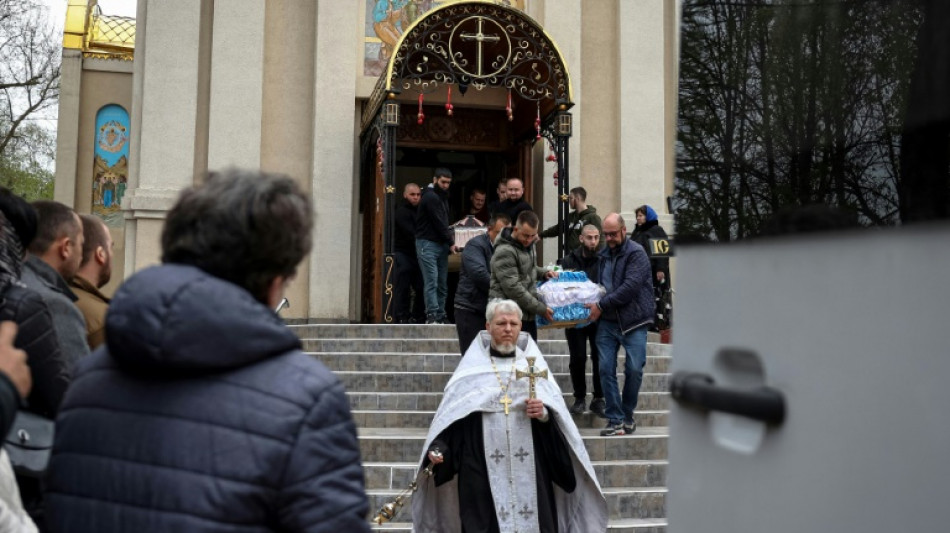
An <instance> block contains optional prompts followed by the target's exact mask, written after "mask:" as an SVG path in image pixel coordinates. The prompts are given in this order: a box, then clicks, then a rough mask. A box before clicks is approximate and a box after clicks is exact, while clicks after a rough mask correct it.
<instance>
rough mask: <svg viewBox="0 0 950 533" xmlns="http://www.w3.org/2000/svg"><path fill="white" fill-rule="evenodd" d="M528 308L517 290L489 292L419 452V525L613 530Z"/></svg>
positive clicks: (423, 529)
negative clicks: (503, 296)
mask: <svg viewBox="0 0 950 533" xmlns="http://www.w3.org/2000/svg"><path fill="white" fill-rule="evenodd" d="M521 316H522V313H521V309H520V308H519V307H518V304H516V303H515V302H513V301H511V300H497V299H496V300H492V301H491V302H489V304H488V308H487V312H486V317H487V319H488V322H487V323H486V329H487V331H482V332H480V333H479V334H478V336H477V337H476V338H475V340H474V341H473V342H472V344H471V346H470V347H469V348H468V351H467V352H466V354H465V357H463V358H462V360H461V362H460V364H459V366H458V368H457V369H456V370H455V373H454V374H453V375H452V378H451V379H450V380H449V383H448V384H447V385H446V387H445V396H444V397H443V399H442V403H441V405H439V410H438V412H436V414H435V418H434V419H433V421H432V426H431V427H430V429H429V434H428V436H427V437H426V442H425V445H424V446H423V453H422V457H421V458H420V463H421V466H422V468H421V469H420V473H419V476H418V478H417V480H416V481H417V484H418V492H416V493H415V494H414V495H413V497H412V522H413V531H416V532H419V533H475V532H477V533H494V532H497V533H501V532H509V531H519V532H539V533H567V532H576V533H589V532H601V531H606V529H607V503H606V501H605V499H604V496H603V494H602V493H601V491H600V485H599V484H598V482H597V479H596V477H595V475H594V470H593V467H592V466H591V464H590V458H589V457H588V455H587V450H586V448H585V447H584V443H583V441H582V440H581V436H580V433H578V431H577V427H576V426H575V425H574V422H573V420H572V419H571V416H570V414H569V412H568V410H567V405H566V404H565V403H564V398H563V397H562V394H561V389H560V388H559V387H558V386H557V383H555V382H554V380H553V376H552V375H551V374H550V372H549V370H548V367H547V363H546V362H545V361H544V358H543V357H542V356H541V353H540V351H539V349H538V345H537V344H535V342H534V340H533V339H531V337H530V336H528V334H526V333H521ZM430 464H431V466H432V474H431V476H430V475H427V474H426V473H425V472H424V471H423V469H425V468H426V467H427V466H429V465H430Z"/></svg>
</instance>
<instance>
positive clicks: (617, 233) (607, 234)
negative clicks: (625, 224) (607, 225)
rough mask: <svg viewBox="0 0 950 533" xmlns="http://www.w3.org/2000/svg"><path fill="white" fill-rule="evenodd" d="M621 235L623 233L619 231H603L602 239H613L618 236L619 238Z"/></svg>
mask: <svg viewBox="0 0 950 533" xmlns="http://www.w3.org/2000/svg"><path fill="white" fill-rule="evenodd" d="M621 235H623V231H621V230H619V229H618V230H617V231H605V232H604V237H610V238H613V237H619V236H621Z"/></svg>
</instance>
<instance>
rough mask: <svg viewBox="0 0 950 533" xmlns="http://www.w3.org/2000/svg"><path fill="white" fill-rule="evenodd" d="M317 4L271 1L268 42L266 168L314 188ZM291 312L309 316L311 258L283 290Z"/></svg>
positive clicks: (264, 117) (267, 16) (263, 165)
mask: <svg viewBox="0 0 950 533" xmlns="http://www.w3.org/2000/svg"><path fill="white" fill-rule="evenodd" d="M316 11H317V8H316V4H315V2H313V0H283V1H281V2H267V10H266V13H265V15H264V19H265V24H266V27H265V30H264V31H265V34H264V35H265V38H264V71H263V72H264V78H263V93H262V95H263V97H262V100H263V108H262V110H261V113H262V115H261V158H260V159H261V161H260V164H261V169H262V170H264V171H266V172H280V173H282V174H287V175H289V176H290V177H292V178H293V179H294V180H296V181H297V182H298V183H300V186H301V188H303V190H305V191H308V192H309V191H310V190H311V185H312V183H311V168H312V165H313V159H312V157H311V152H312V151H313V127H314V120H313V117H314V101H313V90H314V74H313V71H314V67H315V65H316V62H315V61H314V58H313V51H314V47H315V46H316V27H315V26H316ZM284 294H285V296H286V297H287V299H288V300H290V308H289V309H284V310H283V311H282V312H281V316H283V317H284V318H288V319H301V318H308V317H309V309H310V304H309V301H310V259H309V257H306V258H304V260H303V262H302V263H301V264H300V266H298V267H297V276H296V277H294V280H293V281H292V282H291V283H290V285H289V286H288V287H287V289H286V290H285V292H284Z"/></svg>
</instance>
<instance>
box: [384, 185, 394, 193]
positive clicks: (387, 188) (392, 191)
mask: <svg viewBox="0 0 950 533" xmlns="http://www.w3.org/2000/svg"><path fill="white" fill-rule="evenodd" d="M395 192H396V188H395V187H393V186H392V185H387V186H386V194H393V193H395Z"/></svg>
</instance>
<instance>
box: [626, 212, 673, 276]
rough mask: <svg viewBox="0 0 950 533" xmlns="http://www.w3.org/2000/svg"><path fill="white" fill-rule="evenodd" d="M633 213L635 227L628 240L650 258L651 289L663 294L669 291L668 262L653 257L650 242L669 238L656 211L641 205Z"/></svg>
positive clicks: (666, 259)
mask: <svg viewBox="0 0 950 533" xmlns="http://www.w3.org/2000/svg"><path fill="white" fill-rule="evenodd" d="M635 213H636V214H637V226H636V227H635V228H633V233H631V234H630V239H631V240H633V242H635V243H637V244H639V245H640V246H642V247H643V249H644V250H646V252H647V255H648V256H649V257H650V270H651V273H652V278H653V288H654V290H655V292H657V293H664V292H666V291H668V290H670V283H671V280H670V260H669V258H667V257H655V256H654V254H653V247H652V246H650V240H651V239H657V240H668V239H669V237H668V236H667V235H666V231H665V230H664V229H663V226H660V221H659V220H658V219H657V216H656V211H654V210H653V208H652V207H650V206H648V205H646V204H644V205H641V206H640V207H638V208H637V209H636V211H635Z"/></svg>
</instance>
